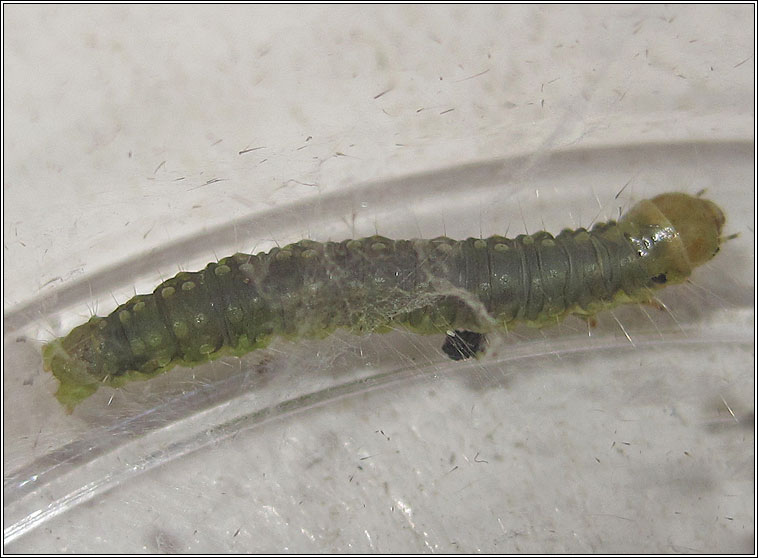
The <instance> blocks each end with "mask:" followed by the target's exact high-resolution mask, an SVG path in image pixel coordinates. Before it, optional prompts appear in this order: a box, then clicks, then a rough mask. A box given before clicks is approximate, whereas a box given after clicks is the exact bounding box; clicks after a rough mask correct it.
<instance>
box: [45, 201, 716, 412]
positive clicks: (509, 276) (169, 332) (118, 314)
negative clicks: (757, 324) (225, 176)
mask: <svg viewBox="0 0 758 558" xmlns="http://www.w3.org/2000/svg"><path fill="white" fill-rule="evenodd" d="M724 222H725V218H724V214H723V213H722V211H721V210H720V209H719V208H718V207H717V206H716V205H715V204H714V203H712V202H710V201H708V200H705V199H702V198H700V197H693V196H690V195H688V194H683V193H668V194H662V195H659V196H657V197H655V198H653V199H650V200H643V201H641V202H639V203H637V204H636V205H634V206H633V207H632V208H631V209H630V210H629V211H628V212H626V213H625V214H624V215H623V216H622V217H621V218H620V219H619V220H618V222H616V221H609V222H607V223H599V224H596V225H595V226H593V227H592V228H591V230H586V229H583V228H580V229H576V230H570V229H564V230H563V231H562V232H561V233H560V234H558V235H557V236H553V235H551V234H550V233H547V232H544V231H540V232H537V233H534V234H531V235H519V236H517V237H516V238H514V239H508V238H505V237H502V236H491V237H489V238H469V239H466V240H460V241H457V240H453V239H450V238H447V237H439V238H434V239H416V240H391V239H389V238H384V237H381V236H372V237H368V238H362V239H353V240H345V241H343V242H323V243H319V242H315V241H310V240H302V241H300V242H297V243H295V244H290V245H288V246H285V247H283V248H274V249H273V250H271V251H270V252H268V253H259V254H255V255H252V254H241V253H238V254H234V255H233V256H229V257H226V258H223V259H221V260H220V261H218V262H213V263H210V264H208V265H207V266H206V267H205V269H203V270H201V271H197V272H181V273H179V274H178V275H176V276H175V277H172V278H171V279H168V280H166V281H164V282H163V283H161V284H160V285H158V287H156V289H155V290H154V291H153V293H151V294H144V295H137V296H135V297H134V298H132V299H131V300H129V301H128V302H126V303H124V304H122V305H120V306H119V307H118V308H116V310H114V311H113V312H112V313H111V314H110V315H108V316H106V317H98V316H94V317H92V318H90V320H89V321H88V322H86V323H84V324H83V325H80V326H78V327H76V328H74V329H73V330H72V331H71V332H70V333H69V334H68V335H67V336H65V337H62V338H59V339H56V340H54V341H52V342H50V343H49V344H47V345H46V346H45V347H44V349H43V359H44V367H45V369H46V370H48V371H52V373H53V374H54V375H55V377H56V378H57V379H58V380H59V382H60V386H59V388H58V391H57V393H56V396H57V398H58V400H59V401H60V402H61V403H62V404H63V405H64V406H65V407H67V409H69V410H71V409H73V408H74V407H75V406H76V405H77V404H78V403H79V402H80V401H81V400H83V399H84V398H86V397H88V396H90V395H91V394H93V393H94V392H95V391H96V390H97V389H98V387H100V386H102V385H107V386H112V387H120V386H123V385H124V384H126V383H127V382H130V381H132V380H138V379H141V380H144V379H149V378H151V377H154V376H156V375H158V374H161V373H163V372H166V371H168V370H169V369H171V368H173V367H174V366H194V365H197V364H200V363H202V362H206V361H209V360H212V359H215V358H218V357H220V356H223V355H243V354H246V353H248V352H250V351H253V350H255V349H260V348H263V347H266V345H267V344H268V343H269V342H270V340H271V339H272V337H274V336H281V337H285V338H290V339H298V338H318V337H324V336H326V335H328V334H329V333H331V332H332V331H334V330H335V329H337V328H344V329H347V330H350V331H353V332H357V333H362V332H382V331H388V330H390V329H392V328H396V327H404V328H406V329H409V330H411V331H413V332H416V333H423V334H445V333H446V332H452V331H453V330H455V336H454V337H450V335H448V337H449V338H450V339H457V340H458V342H459V343H458V345H455V344H453V345H452V346H451V345H450V344H449V343H447V342H446V348H445V352H447V353H448V354H449V355H450V356H451V357H452V358H455V359H457V358H466V357H467V356H471V354H473V353H474V352H476V351H477V350H478V347H479V344H480V341H481V334H485V333H487V332H491V331H496V330H504V329H506V328H507V327H509V325H511V324H513V323H514V322H525V323H527V324H529V325H532V326H537V327H541V326H546V325H550V324H555V323H557V322H558V321H559V320H560V319H562V318H563V317H565V316H567V315H569V314H577V315H582V316H587V317H592V316H594V315H595V314H597V313H598V312H600V311H602V310H605V309H609V308H612V307H614V306H617V305H619V304H624V303H639V302H648V301H651V300H652V298H653V296H654V293H655V291H656V290H657V289H660V288H662V287H664V286H665V285H669V284H675V283H681V282H683V281H684V280H686V279H687V278H688V277H689V276H690V274H691V272H692V270H693V269H694V268H695V267H697V266H699V265H702V264H703V263H705V262H706V261H708V260H710V259H711V258H712V257H713V256H714V255H715V254H716V253H717V252H718V250H719V245H720V243H721V240H722V239H721V230H722V228H723V225H724ZM467 333H471V334H472V335H471V336H467V335H464V334H467ZM451 347H452V349H454V350H459V351H460V350H461V349H460V347H463V352H461V353H460V355H459V356H456V355H455V354H453V353H451V352H450V351H449V350H448V349H451ZM456 347H458V348H456Z"/></svg>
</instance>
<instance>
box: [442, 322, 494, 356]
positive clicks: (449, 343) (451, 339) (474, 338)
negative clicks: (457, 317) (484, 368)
mask: <svg viewBox="0 0 758 558" xmlns="http://www.w3.org/2000/svg"><path fill="white" fill-rule="evenodd" d="M451 334H452V335H451ZM486 339H487V338H486V337H485V335H484V334H483V333H476V332H473V331H466V330H460V329H456V330H455V331H453V332H448V334H447V336H446V337H445V343H444V344H443V345H442V352H444V353H445V354H446V355H447V356H448V357H450V358H451V359H452V360H464V359H467V358H471V357H472V356H476V355H477V354H478V353H480V352H481V351H482V349H483V348H484V344H485V343H486Z"/></svg>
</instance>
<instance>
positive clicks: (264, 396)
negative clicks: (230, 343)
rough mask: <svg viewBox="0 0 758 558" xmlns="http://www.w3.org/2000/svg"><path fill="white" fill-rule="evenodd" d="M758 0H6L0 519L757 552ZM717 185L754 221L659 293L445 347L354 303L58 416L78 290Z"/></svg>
mask: <svg viewBox="0 0 758 558" xmlns="http://www.w3.org/2000/svg"><path fill="white" fill-rule="evenodd" d="M752 17H753V7H752V6H726V7H721V6H719V7H709V6H697V7H689V6H642V7H634V6H622V7H602V6H586V7H579V8H577V7H557V6H544V7H540V6H528V7H511V6H507V7H462V6H461V7H414V6H408V7H406V6H402V7H396V6H391V7H370V8H355V7H353V8H342V7H335V6H331V7H323V8H319V7H304V6H296V7H288V6H285V7H280V6H278V7H260V6H232V7H230V6H227V7H221V8H216V7H192V8H187V7H182V8H180V7H172V6H157V7H156V6H128V7H127V6H122V7H117V8H106V7H88V6H69V7H66V8H54V7H35V6H6V7H5V18H6V20H5V28H4V32H5V38H4V41H5V47H6V54H5V72H6V73H5V78H6V84H5V95H6V104H5V155H6V162H5V169H4V170H5V177H4V194H5V202H6V206H5V208H4V228H3V234H4V262H5V268H4V288H5V292H4V325H5V331H4V334H5V335H4V350H5V355H4V376H3V403H4V412H3V417H4V421H5V422H4V436H5V440H4V452H5V453H4V462H3V466H4V472H5V475H4V476H5V479H6V482H5V485H4V497H5V502H4V512H5V513H4V529H5V531H4V532H5V543H6V544H5V549H6V550H7V551H15V552H56V551H75V552H119V551H123V552H139V551H152V552H158V551H162V552H224V551H238V552H268V551H274V552H276V551H279V552H284V551H289V552H323V551H337V552H360V551H363V552H376V551H385V552H402V551H407V552H422V551H429V552H473V551H485V552H527V551H531V552H541V551H542V552H592V551H595V552H683V551H702V552H708V551H710V552H748V551H750V549H751V548H753V545H754V529H753V526H754V508H753V506H754V500H753V493H754V489H755V487H754V483H753V479H754V466H753V463H754V428H753V425H754V420H755V419H754V373H753V357H754V346H753V336H754V327H753V322H754V305H753V292H754V277H753V274H752V273H753V266H754V228H753V223H754V220H755V213H754V176H753V168H754V161H753V145H754V135H753V126H754V114H753V95H754V79H755V75H754V58H753V45H754V39H755V37H754V35H753V28H752V25H751V22H752ZM625 185H626V188H624V190H623V192H622V193H621V195H620V196H619V198H618V199H616V198H615V196H616V194H617V193H618V192H619V191H620V190H621V189H622V188H623V187H624V186H625ZM703 188H706V189H707V191H708V193H707V196H708V197H709V198H711V199H713V200H714V201H716V202H717V203H719V205H721V206H722V207H723V208H724V209H725V212H726V214H727V217H728V224H727V231H726V232H727V233H732V232H739V233H740V234H741V236H740V237H739V238H737V239H735V240H732V241H730V242H728V243H727V244H725V246H724V247H723V249H722V252H721V253H720V254H719V255H718V256H717V258H718V259H716V260H714V262H713V263H712V264H710V265H707V266H705V267H704V268H702V269H700V270H698V272H697V274H696V275H695V276H694V277H693V283H692V284H691V285H685V286H682V287H678V288H672V289H671V290H670V292H669V291H668V290H667V291H666V292H665V295H664V296H663V300H664V302H665V303H666V305H667V306H668V307H669V309H670V310H671V314H668V313H665V312H664V313H657V311H655V310H653V309H645V308H636V307H632V308H625V309H621V310H618V311H617V312H615V313H614V314H613V315H606V316H604V317H602V318H601V323H600V324H599V326H598V328H597V329H596V331H593V332H592V337H588V336H587V330H586V326H583V325H582V323H581V322H579V321H578V320H573V321H571V320H569V321H567V322H566V323H564V324H562V325H561V326H559V327H558V328H554V329H551V330H544V331H541V332H540V331H528V330H518V331H516V332H513V333H511V334H509V335H505V336H503V337H502V338H501V339H497V340H496V343H495V350H493V352H492V353H491V354H490V356H489V358H488V359H485V360H483V361H481V362H473V363H467V364H462V365H455V366H454V365H453V364H452V363H450V362H449V361H446V360H445V358H444V356H442V355H441V354H440V352H439V345H440V344H441V339H434V338H426V337H423V338H419V337H417V336H412V335H409V334H403V333H398V334H392V335H388V336H385V335H373V336H369V337H367V338H355V337H350V336H346V335H343V334H338V335H336V336H334V337H333V338H330V339H327V340H324V341H318V342H317V341H308V342H303V343H279V344H277V345H276V346H275V347H274V348H273V349H272V350H271V351H268V352H267V353H266V355H265V356H261V355H252V356H251V357H250V358H249V359H244V360H243V361H241V362H239V361H235V360H234V359H227V360H224V361H221V362H219V363H216V365H214V366H211V367H204V368H203V369H197V370H195V371H177V374H178V375H176V374H174V372H172V373H170V374H167V375H166V376H165V377H162V378H159V379H156V380H154V382H157V383H155V384H153V383H152V382H148V383H145V384H143V385H138V386H133V387H130V388H129V389H127V390H123V392H113V391H111V392H106V390H101V392H102V393H100V392H99V393H98V394H97V396H95V397H93V398H92V399H91V400H88V401H87V402H86V403H85V404H83V405H82V406H81V407H80V408H79V409H77V411H76V412H75V413H74V414H73V415H66V414H65V413H64V412H63V410H62V409H61V408H60V407H59V406H58V404H57V402H56V401H55V399H54V398H53V397H52V394H53V392H54V390H55V383H56V382H55V380H54V379H53V378H52V377H50V375H49V374H46V373H44V372H43V371H42V369H41V362H40V357H39V349H40V345H41V342H42V341H44V340H46V339H49V338H50V337H52V336H53V335H60V334H63V333H65V332H66V331H67V330H68V329H70V327H71V326H73V325H76V324H77V323H78V322H79V321H82V320H84V319H86V317H87V316H88V315H89V312H90V311H92V310H96V311H97V312H98V313H101V314H103V313H107V312H110V311H111V310H112V309H113V308H114V307H115V306H116V303H117V302H116V301H118V302H123V301H124V300H126V298H128V296H130V294H131V293H132V292H133V289H136V290H137V291H138V292H147V291H149V290H150V289H151V288H152V287H154V286H155V284H157V282H159V281H160V279H161V278H166V277H169V276H171V275H173V274H175V273H176V271H177V270H178V268H179V267H181V268H182V269H199V268H200V267H202V266H203V265H204V264H205V263H207V261H210V260H212V259H215V258H216V257H220V256H225V255H228V254H230V253H232V252H234V251H235V250H242V251H252V250H255V251H259V250H264V249H267V248H268V247H270V246H273V245H275V244H276V243H279V244H284V243H286V242H289V241H293V240H298V239H299V238H302V237H310V238H314V239H316V240H327V239H335V240H336V239H342V238H345V237H350V236H365V235H367V234H373V233H374V232H375V231H378V232H379V233H381V234H384V235H387V236H392V237H397V238H401V237H418V236H423V237H432V236H436V235H439V234H441V233H443V232H445V233H447V234H448V235H449V236H453V237H460V238H463V237H466V236H479V235H480V234H482V235H489V234H494V233H504V232H506V229H508V234H509V235H515V234H518V233H519V232H523V231H524V229H527V230H529V231H530V232H533V231H535V230H538V229H542V228H545V229H547V230H551V231H553V232H558V231H559V230H560V228H562V227H564V226H570V227H576V226H580V225H584V226H586V225H588V224H589V223H590V222H592V221H594V220H598V219H600V220H602V219H605V218H613V217H616V216H617V215H618V209H619V207H622V208H626V207H628V206H629V205H630V204H631V203H632V202H633V201H635V200H638V199H642V198H645V197H649V196H651V195H655V194H656V193H660V192H663V191H670V190H683V191H688V192H691V193H695V192H697V191H699V190H701V189H703ZM621 326H623V330H622V328H621ZM624 330H625V331H626V333H627V334H628V335H629V337H630V338H631V341H632V342H631V343H630V342H629V340H627V338H626V336H625V334H624ZM261 359H263V360H262V361H261ZM230 370H234V371H233V372H230ZM172 375H173V376H172ZM206 388H207V389H206ZM172 390H173V391H172ZM184 392H186V393H187V394H188V395H187V396H186V401H187V403H186V406H184V407H182V406H181V405H177V404H176V402H177V401H179V400H181V394H182V393H184ZM161 401H162V402H164V403H171V404H170V405H168V404H166V405H164V407H163V408H162V407H161V406H160V403H161Z"/></svg>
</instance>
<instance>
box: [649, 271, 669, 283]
mask: <svg viewBox="0 0 758 558" xmlns="http://www.w3.org/2000/svg"><path fill="white" fill-rule="evenodd" d="M650 280H651V281H652V282H653V283H657V284H658V285H665V284H666V274H665V273H659V274H658V275H656V276H655V277H651V278H650Z"/></svg>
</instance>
